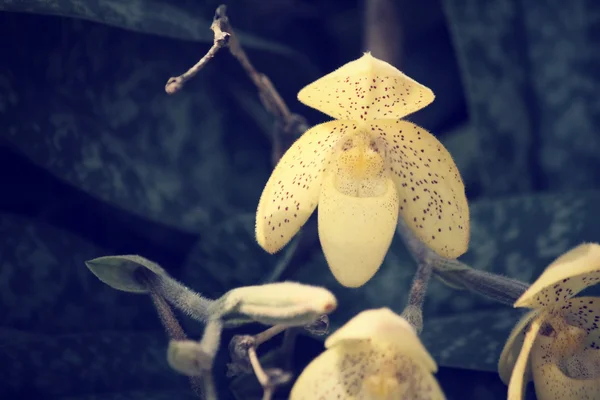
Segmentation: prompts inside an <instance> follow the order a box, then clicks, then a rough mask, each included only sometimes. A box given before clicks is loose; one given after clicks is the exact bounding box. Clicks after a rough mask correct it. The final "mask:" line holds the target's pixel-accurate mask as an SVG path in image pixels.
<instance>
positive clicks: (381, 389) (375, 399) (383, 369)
mask: <svg viewBox="0 0 600 400" xmlns="http://www.w3.org/2000/svg"><path fill="white" fill-rule="evenodd" d="M397 343H398V342H385V341H378V340H376V339H372V340H355V341H345V342H341V343H339V344H337V345H336V346H334V347H332V348H330V349H328V350H326V351H325V352H324V353H322V354H321V355H319V356H318V357H317V358H315V359H314V360H313V361H312V362H311V363H310V364H309V365H308V366H307V367H306V369H304V371H303V372H302V374H300V376H299V377H298V379H297V380H296V382H295V384H294V387H293V388H292V392H291V395H290V400H317V399H340V400H359V399H360V400H363V399H369V400H398V399H412V400H443V399H445V397H444V394H443V392H442V390H441V389H440V386H439V385H438V383H437V381H436V380H435V378H434V376H433V375H432V374H431V372H430V371H429V370H428V369H427V368H426V367H425V366H424V365H423V364H422V363H420V362H419V361H418V360H414V359H412V358H411V357H410V356H409V355H407V354H405V353H403V352H402V350H401V349H399V348H398V347H397Z"/></svg>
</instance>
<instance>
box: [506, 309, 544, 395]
mask: <svg viewBox="0 0 600 400" xmlns="http://www.w3.org/2000/svg"><path fill="white" fill-rule="evenodd" d="M538 314H539V312H537V311H531V312H529V313H527V314H525V315H524V316H523V317H522V318H521V319H520V320H519V322H517V324H516V325H515V327H514V328H513V330H512V332H511V333H510V336H509V337H508V340H506V344H505V345H504V349H502V354H500V360H499V361H498V372H499V374H500V379H502V382H504V383H505V384H506V385H508V383H509V381H510V376H511V375H512V372H513V369H514V368H515V364H516V362H517V358H518V357H519V354H520V353H521V349H522V348H523V342H524V341H525V333H526V332H527V330H528V328H529V323H530V322H531V321H532V320H533V319H534V318H535V317H537V316H538ZM524 374H525V375H524V381H525V382H529V381H530V380H531V368H530V367H529V363H527V365H526V367H525V372H524Z"/></svg>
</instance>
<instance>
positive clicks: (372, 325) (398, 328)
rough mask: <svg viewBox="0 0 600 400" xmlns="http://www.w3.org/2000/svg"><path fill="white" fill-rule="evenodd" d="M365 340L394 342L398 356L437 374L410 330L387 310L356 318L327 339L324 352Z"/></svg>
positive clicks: (370, 312) (421, 345)
mask: <svg viewBox="0 0 600 400" xmlns="http://www.w3.org/2000/svg"><path fill="white" fill-rule="evenodd" d="M369 338H374V339H382V340H385V341H388V342H395V343H396V345H397V346H398V348H399V349H400V350H399V351H400V352H402V353H403V354H407V355H409V356H411V357H412V358H413V359H416V360H420V361H421V362H422V363H423V365H424V367H425V368H427V370H428V371H430V372H436V371H437V365H436V363H435V361H434V359H433V358H432V357H431V355H430V354H429V352H428V351H427V349H426V348H425V346H423V343H421V340H420V339H419V337H418V336H417V334H416V332H415V330H414V328H413V327H412V326H411V325H410V324H409V323H408V321H406V320H405V319H404V318H402V317H401V316H399V315H398V314H396V313H394V312H393V311H392V310H390V309H389V308H387V307H383V308H379V309H373V310H366V311H363V312H361V313H359V314H357V315H356V316H354V317H353V318H352V319H350V320H349V321H348V322H346V323H345V324H344V326H342V327H341V328H340V329H338V330H337V331H335V332H334V333H333V334H331V335H330V336H329V337H328V338H327V340H326V341H325V348H327V349H329V348H332V347H334V346H337V345H339V344H341V343H343V342H345V341H352V340H364V339H369Z"/></svg>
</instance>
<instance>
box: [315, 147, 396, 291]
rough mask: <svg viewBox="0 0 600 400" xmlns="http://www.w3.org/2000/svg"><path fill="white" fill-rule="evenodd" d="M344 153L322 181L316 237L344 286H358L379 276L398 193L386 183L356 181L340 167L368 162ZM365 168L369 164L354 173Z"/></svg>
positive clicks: (391, 228) (333, 270) (394, 221)
mask: <svg viewBox="0 0 600 400" xmlns="http://www.w3.org/2000/svg"><path fill="white" fill-rule="evenodd" d="M349 153H351V151H350V152H349ZM346 155H347V154H343V155H342V156H340V159H339V160H338V163H337V164H336V166H335V167H334V165H332V166H331V168H330V169H331V171H328V173H327V174H326V177H325V180H324V182H323V187H322V190H321V196H320V198H319V238H320V241H321V247H322V248H323V253H324V254H325V258H326V259H327V264H328V265H329V268H330V269H331V272H332V273H333V275H334V276H335V278H336V279H337V280H338V281H339V282H340V283H341V284H342V285H344V286H346V287H359V286H362V285H363V284H365V283H366V282H367V281H368V280H369V279H371V278H372V277H373V275H374V274H375V273H376V272H377V270H378V269H379V267H380V266H381V263H382V262H383V259H384V257H385V255H386V253H387V250H388V248H389V247H390V244H391V242H392V238H393V236H394V231H395V227H396V223H397V220H398V194H397V193H396V189H395V187H394V184H393V182H392V181H391V180H390V179H385V178H381V177H375V178H368V179H356V177H355V173H356V171H355V170H350V169H348V168H349V167H348V166H347V165H346V166H340V163H346V164H361V165H362V164H364V163H367V164H369V163H370V161H365V159H364V157H363V156H357V157H356V158H354V157H353V155H352V154H349V155H348V157H346ZM376 157H377V156H376ZM344 159H345V161H344ZM371 161H373V162H375V161H374V160H371ZM365 168H366V169H367V170H369V169H371V166H369V165H368V166H366V167H364V166H360V167H357V168H355V169H365ZM367 174H369V173H367Z"/></svg>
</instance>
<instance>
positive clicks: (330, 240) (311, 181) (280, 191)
mask: <svg viewBox="0 0 600 400" xmlns="http://www.w3.org/2000/svg"><path fill="white" fill-rule="evenodd" d="M298 99H299V100H300V101H301V102H303V103H304V104H306V105H308V106H310V107H313V108H316V109H318V110H320V111H322V112H324V113H326V114H327V115H329V116H331V117H334V118H336V119H335V120H333V121H329V122H325V123H322V124H320V125H316V126H314V127H313V128H311V129H309V130H308V131H306V132H305V133H304V134H303V135H302V136H301V137H300V138H299V139H298V140H297V141H296V142H295V143H294V144H293V145H292V146H291V147H290V148H289V149H288V150H287V152H286V153H285V154H284V155H283V157H282V158H281V160H280V161H279V163H278V164H277V166H276V167H275V169H274V170H273V172H272V174H271V177H270V178H269V180H268V182H267V184H266V185H265V188H264V189H263V193H262V195H261V198H260V201H259V204H258V208H257V212H256V239H257V241H258V243H259V245H260V246H261V247H262V248H263V249H265V250H266V251H268V252H269V253H275V252H277V251H279V250H280V249H281V248H282V247H283V246H285V245H286V244H287V243H288V242H289V241H290V239H291V238H292V237H293V236H294V235H295V234H296V233H297V232H298V230H299V229H300V228H301V227H302V225H304V224H305V223H306V221H307V220H308V218H309V217H310V216H311V214H312V213H313V212H314V210H315V209H316V208H317V205H318V229H319V239H320V241H321V246H322V248H323V252H324V254H325V258H326V259H327V263H328V265H329V267H330V269H331V271H332V273H333V275H334V276H335V278H336V279H337V280H338V281H339V282H340V283H341V284H342V285H344V286H347V287H359V286H362V285H363V284H364V283H366V282H367V281H368V280H369V279H371V277H373V275H374V274H375V273H376V272H377V270H378V269H379V267H380V266H381V263H382V262H383V259H384V257H385V255H386V253H387V250H388V248H389V246H390V244H391V241H392V238H393V235H394V232H395V229H396V225H397V222H398V218H399V217H400V218H403V220H404V221H405V223H406V225H407V226H408V228H409V229H410V230H411V231H412V232H413V233H414V234H415V235H416V236H417V237H418V238H419V239H421V240H422V241H423V242H424V243H425V244H426V245H427V246H428V247H430V248H431V249H432V250H433V251H435V252H436V253H438V254H440V255H441V256H444V257H447V258H457V257H458V256H460V255H462V254H463V253H464V252H465V251H466V250H467V247H468V243H469V208H468V204H467V198H466V195H465V188H464V184H463V181H462V178H461V177H460V174H459V171H458V169H457V167H456V165H455V163H454V161H453V159H452V157H451V155H450V154H449V153H448V151H447V150H446V149H445V148H444V146H443V145H442V144H441V143H440V142H439V141H438V140H437V139H436V138H435V137H434V136H433V135H432V134H430V133H429V132H427V131H426V130H425V129H423V128H421V127H419V126H417V125H415V124H413V123H411V122H408V121H404V120H401V118H404V117H405V116H407V115H408V114H411V113H413V112H415V111H417V110H419V109H421V108H423V107H425V106H427V105H428V104H430V103H431V102H432V101H433V99H434V95H433V92H432V91H431V90H430V89H429V88H427V87H425V86H423V85H421V84H419V83H418V82H416V81H414V80H412V79H411V78H409V77H408V76H406V75H404V74H403V73H402V72H400V71H399V70H398V69H396V68H395V67H393V66H392V65H390V64H388V63H386V62H384V61H381V60H378V59H376V58H374V57H372V56H371V55H370V54H369V53H366V54H364V55H363V56H362V57H361V58H359V59H358V60H355V61H351V62H349V63H347V64H345V65H344V66H342V67H341V68H339V69H337V70H335V71H334V72H332V73H330V74H328V75H325V76H324V77H322V78H320V79H318V80H316V81H315V82H313V83H311V84H309V85H308V86H306V87H305V88H303V89H302V90H301V91H300V92H299V94H298Z"/></svg>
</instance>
